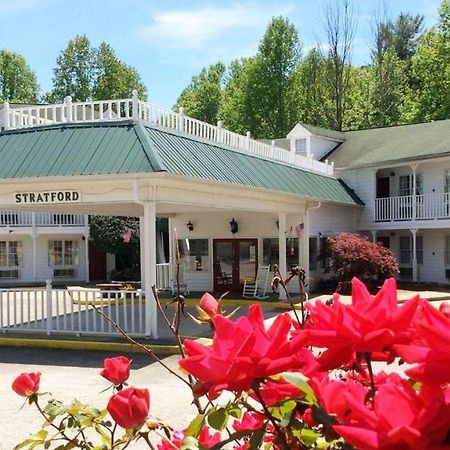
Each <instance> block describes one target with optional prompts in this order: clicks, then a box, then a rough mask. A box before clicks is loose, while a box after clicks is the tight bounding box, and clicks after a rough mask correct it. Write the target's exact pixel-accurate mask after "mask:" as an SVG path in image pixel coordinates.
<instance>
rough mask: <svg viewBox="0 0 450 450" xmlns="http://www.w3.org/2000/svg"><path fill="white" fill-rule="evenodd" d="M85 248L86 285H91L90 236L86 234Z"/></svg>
mask: <svg viewBox="0 0 450 450" xmlns="http://www.w3.org/2000/svg"><path fill="white" fill-rule="evenodd" d="M83 237H84V248H85V252H86V255H85V258H86V260H85V261H86V283H89V281H90V277H89V235H88V234H84V235H83Z"/></svg>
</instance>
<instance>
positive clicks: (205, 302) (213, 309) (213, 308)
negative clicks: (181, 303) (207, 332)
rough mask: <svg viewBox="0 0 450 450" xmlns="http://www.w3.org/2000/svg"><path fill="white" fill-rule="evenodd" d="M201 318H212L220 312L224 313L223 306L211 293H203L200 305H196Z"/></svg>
mask: <svg viewBox="0 0 450 450" xmlns="http://www.w3.org/2000/svg"><path fill="white" fill-rule="evenodd" d="M196 307H197V310H198V312H199V315H200V319H201V320H211V319H213V318H214V317H216V316H217V315H219V314H222V307H221V306H220V302H218V301H217V300H216V299H215V298H214V297H213V296H212V295H211V294H208V292H206V293H205V294H203V296H202V298H201V299H200V301H199V303H198V305H196Z"/></svg>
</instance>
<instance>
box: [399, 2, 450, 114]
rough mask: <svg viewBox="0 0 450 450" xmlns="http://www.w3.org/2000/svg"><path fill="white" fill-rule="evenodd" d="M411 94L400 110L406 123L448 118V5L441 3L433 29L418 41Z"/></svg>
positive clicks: (447, 3) (412, 65) (449, 89)
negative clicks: (403, 107)
mask: <svg viewBox="0 0 450 450" xmlns="http://www.w3.org/2000/svg"><path fill="white" fill-rule="evenodd" d="M411 78H412V80H411V93H410V95H409V96H408V99H407V102H405V103H406V106H405V109H404V118H405V120H406V121H409V122H413V121H429V120H438V119H447V118H449V117H450V2H449V1H448V0H444V1H443V2H442V4H441V7H440V9H439V21H438V23H437V26H436V27H433V28H432V29H431V30H429V31H428V32H426V33H425V34H424V35H423V36H422V37H421V38H420V41H419V45H418V47H417V51H416V53H415V55H414V56H413V57H412V60H411Z"/></svg>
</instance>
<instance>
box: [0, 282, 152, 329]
mask: <svg viewBox="0 0 450 450" xmlns="http://www.w3.org/2000/svg"><path fill="white" fill-rule="evenodd" d="M151 295H152V294H150V297H151ZM146 301H154V300H153V298H152V297H151V298H150V299H146V298H145V295H144V293H143V292H142V291H126V290H116V291H100V290H99V289H85V288H74V289H72V288H69V289H53V288H52V286H51V284H50V283H49V284H47V287H46V288H43V289H21V290H20V289H0V331H1V332H4V333H5V332H8V331H15V332H28V333H45V334H47V335H50V334H52V333H66V334H73V335H76V336H80V335H117V334H118V333H119V332H118V330H117V329H116V327H115V326H114V325H113V324H112V323H111V322H110V321H108V320H107V319H105V318H104V317H102V316H101V314H99V313H98V312H97V311H96V310H95V309H94V307H93V305H95V308H97V309H98V310H99V311H101V312H103V313H104V314H106V315H107V316H108V317H110V318H111V319H112V320H113V321H114V322H116V323H117V324H118V325H120V326H121V327H122V328H123V329H124V330H125V331H126V332H127V333H128V334H130V335H131V336H145V335H146V328H145V302H146Z"/></svg>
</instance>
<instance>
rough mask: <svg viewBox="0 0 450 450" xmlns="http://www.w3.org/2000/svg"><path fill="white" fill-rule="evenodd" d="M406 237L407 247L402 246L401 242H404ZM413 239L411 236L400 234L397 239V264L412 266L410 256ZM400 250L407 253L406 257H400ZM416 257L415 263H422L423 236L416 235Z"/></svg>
mask: <svg viewBox="0 0 450 450" xmlns="http://www.w3.org/2000/svg"><path fill="white" fill-rule="evenodd" d="M406 239H408V246H407V248H402V242H406ZM412 244H413V240H412V236H400V239H399V258H398V259H399V265H400V266H402V267H411V266H412V257H413V248H412ZM402 252H404V254H405V255H408V257H407V258H405V259H403V258H402ZM416 258H417V264H418V265H422V264H423V236H416Z"/></svg>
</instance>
